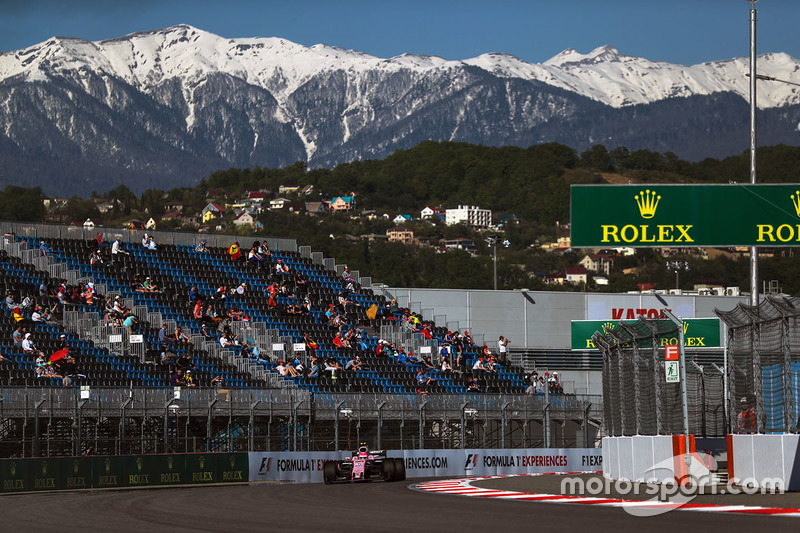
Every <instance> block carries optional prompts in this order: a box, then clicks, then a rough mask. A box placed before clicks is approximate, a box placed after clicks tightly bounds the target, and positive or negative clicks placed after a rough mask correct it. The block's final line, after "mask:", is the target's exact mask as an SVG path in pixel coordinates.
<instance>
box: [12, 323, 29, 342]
mask: <svg viewBox="0 0 800 533" xmlns="http://www.w3.org/2000/svg"><path fill="white" fill-rule="evenodd" d="M25 333H26V331H25V326H23V325H22V324H17V329H15V330H14V333H12V334H11V338H12V339H13V340H14V346H16V347H17V348H22V341H23V339H24V338H25Z"/></svg>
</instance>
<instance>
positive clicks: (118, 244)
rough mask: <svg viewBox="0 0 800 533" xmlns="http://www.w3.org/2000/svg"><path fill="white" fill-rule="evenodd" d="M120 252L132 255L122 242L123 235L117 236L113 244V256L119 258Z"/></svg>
mask: <svg viewBox="0 0 800 533" xmlns="http://www.w3.org/2000/svg"><path fill="white" fill-rule="evenodd" d="M120 254H124V255H130V254H129V253H128V250H126V249H125V246H124V245H123V244H122V237H117V238H116V239H115V240H114V244H112V245H111V257H112V258H117V257H118V256H119V255H120Z"/></svg>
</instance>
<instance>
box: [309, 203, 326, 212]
mask: <svg viewBox="0 0 800 533" xmlns="http://www.w3.org/2000/svg"><path fill="white" fill-rule="evenodd" d="M327 212H328V203H327V202H306V213H307V214H309V215H322V214H325V213H327Z"/></svg>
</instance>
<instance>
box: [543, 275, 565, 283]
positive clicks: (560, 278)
mask: <svg viewBox="0 0 800 533" xmlns="http://www.w3.org/2000/svg"><path fill="white" fill-rule="evenodd" d="M565 280H566V276H564V274H560V273H559V274H548V275H547V276H545V278H544V282H545V283H547V284H548V285H563V284H564V281H565Z"/></svg>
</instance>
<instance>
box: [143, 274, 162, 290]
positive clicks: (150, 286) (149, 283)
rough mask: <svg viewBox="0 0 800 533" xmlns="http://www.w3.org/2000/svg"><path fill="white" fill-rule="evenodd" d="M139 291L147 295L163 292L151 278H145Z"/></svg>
mask: <svg viewBox="0 0 800 533" xmlns="http://www.w3.org/2000/svg"><path fill="white" fill-rule="evenodd" d="M138 291H139V292H145V293H154V292H161V291H159V290H158V286H157V285H156V284H155V283H153V282H152V281H151V280H150V276H146V277H145V278H144V281H143V282H142V283H141V284H140V285H139V289H138Z"/></svg>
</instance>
